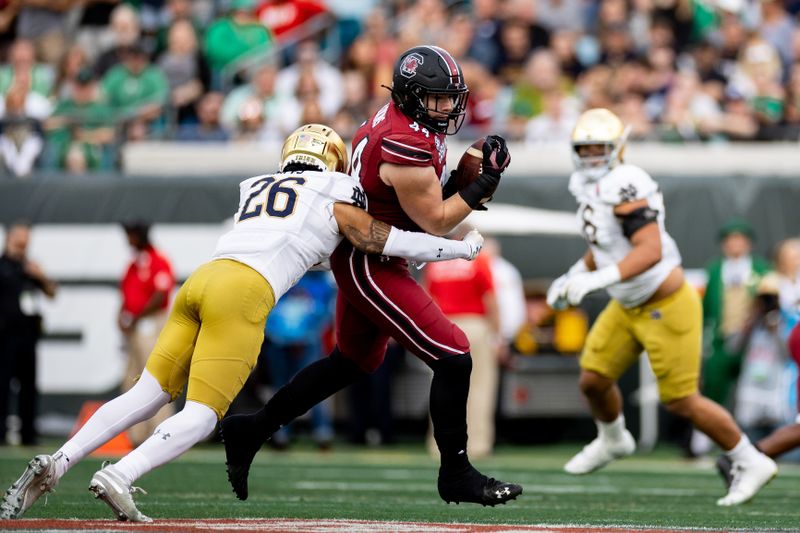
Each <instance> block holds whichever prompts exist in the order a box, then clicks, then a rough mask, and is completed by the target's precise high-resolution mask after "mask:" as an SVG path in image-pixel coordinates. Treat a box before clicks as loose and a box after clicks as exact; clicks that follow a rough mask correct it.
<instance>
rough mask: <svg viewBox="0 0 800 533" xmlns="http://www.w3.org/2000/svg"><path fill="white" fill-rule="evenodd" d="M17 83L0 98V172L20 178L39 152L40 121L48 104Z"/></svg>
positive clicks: (47, 111) (27, 172)
mask: <svg viewBox="0 0 800 533" xmlns="http://www.w3.org/2000/svg"><path fill="white" fill-rule="evenodd" d="M18 81H19V83H18V84H17V85H14V86H12V87H11V88H10V89H9V90H8V92H7V93H6V94H5V95H4V97H3V98H0V164H1V165H2V167H1V168H0V172H2V173H4V174H5V173H9V174H11V175H12V176H14V177H17V178H22V177H26V176H28V175H29V174H30V173H31V170H32V169H33V165H34V163H35V162H36V159H37V158H38V157H39V155H40V154H41V153H42V149H43V147H44V141H43V139H42V131H41V119H43V118H45V117H46V116H47V115H48V114H49V113H50V103H49V102H48V101H47V100H46V99H44V98H43V97H42V96H41V95H38V94H36V93H27V86H26V85H25V84H24V80H21V79H19V80H18Z"/></svg>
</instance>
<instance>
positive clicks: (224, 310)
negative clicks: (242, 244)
mask: <svg viewBox="0 0 800 533" xmlns="http://www.w3.org/2000/svg"><path fill="white" fill-rule="evenodd" d="M274 305H275V296H274V294H273V292H272V287H270V285H269V283H268V282H267V280H265V279H264V277H263V276H261V274H259V273H258V272H256V271H255V270H253V269H252V268H250V267H249V266H247V265H245V264H243V263H239V262H238V261H232V260H229V259H218V260H216V261H211V262H210V263H206V264H204V265H202V266H200V267H199V268H198V269H197V270H195V271H194V273H193V274H192V275H191V276H189V279H187V280H186V283H184V284H183V286H182V287H181V289H180V290H179V291H178V294H177V296H176V297H175V303H174V304H173V307H172V312H171V313H170V316H169V320H168V321H167V325H166V326H165V327H164V329H163V331H162V332H161V335H159V337H158V342H156V346H155V348H154V349H153V352H152V353H151V354H150V358H149V359H148V360H147V370H148V371H149V372H150V373H151V374H152V375H153V376H154V377H155V378H156V379H157V380H158V382H159V383H160V384H161V387H162V388H163V389H164V391H166V392H167V393H168V394H170V396H171V397H172V400H174V399H175V398H177V397H178V395H179V394H180V393H181V391H182V390H183V387H184V386H185V385H186V383H187V381H188V383H189V387H188V390H187V393H186V398H187V400H191V401H194V402H199V403H202V404H203V405H207V406H208V407H210V408H211V409H213V410H214V411H215V412H216V413H217V416H218V417H219V418H222V417H223V416H224V415H225V413H226V412H227V411H228V407H230V404H231V402H232V401H233V399H234V398H235V397H236V395H237V394H238V393H239V391H240V390H241V389H242V386H243V385H244V383H245V381H246V380H247V377H248V376H249V375H250V372H251V371H252V370H253V367H254V366H255V364H256V360H257V359H258V353H259V351H260V349H261V343H262V341H263V340H264V325H265V324H266V321H267V315H268V314H269V312H270V310H271V309H272V307H273V306H274Z"/></svg>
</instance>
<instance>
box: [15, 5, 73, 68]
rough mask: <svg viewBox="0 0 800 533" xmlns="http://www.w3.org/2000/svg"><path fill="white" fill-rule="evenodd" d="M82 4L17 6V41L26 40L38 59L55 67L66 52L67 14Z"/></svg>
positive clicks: (68, 27) (68, 26) (69, 24)
mask: <svg viewBox="0 0 800 533" xmlns="http://www.w3.org/2000/svg"><path fill="white" fill-rule="evenodd" d="M81 3H82V0H48V1H47V2H42V1H40V0H34V1H30V0H29V1H22V2H20V7H19V14H18V15H17V37H19V38H21V39H29V40H30V41H31V42H32V43H33V44H34V45H35V47H36V53H37V55H38V57H39V58H40V59H41V60H42V61H43V62H44V63H48V64H51V65H55V64H58V62H59V61H60V60H61V56H62V55H63V54H64V51H65V50H66V49H67V37H68V33H69V32H71V30H72V28H71V26H72V20H71V19H70V17H69V11H70V10H71V9H72V8H73V7H76V6H79V5H80V4H81Z"/></svg>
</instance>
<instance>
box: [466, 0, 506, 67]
mask: <svg viewBox="0 0 800 533" xmlns="http://www.w3.org/2000/svg"><path fill="white" fill-rule="evenodd" d="M472 4H473V16H474V17H475V22H474V24H475V30H474V33H473V37H472V43H471V45H470V49H469V57H471V58H473V59H475V61H477V62H478V63H480V64H481V65H483V68H485V69H487V70H491V71H493V70H494V69H495V68H496V66H497V65H498V63H499V60H500V25H501V23H502V22H501V20H500V1H499V0H475V1H474V2H473V3H472Z"/></svg>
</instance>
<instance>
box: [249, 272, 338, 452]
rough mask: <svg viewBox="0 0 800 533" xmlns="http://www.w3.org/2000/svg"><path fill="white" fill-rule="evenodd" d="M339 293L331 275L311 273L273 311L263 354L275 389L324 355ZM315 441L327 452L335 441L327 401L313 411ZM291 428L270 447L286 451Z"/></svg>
mask: <svg viewBox="0 0 800 533" xmlns="http://www.w3.org/2000/svg"><path fill="white" fill-rule="evenodd" d="M335 294H336V291H335V287H334V284H333V280H332V277H331V275H330V273H329V272H324V271H312V272H308V273H306V275H305V276H303V277H302V278H300V280H299V281H298V282H297V284H296V285H295V286H294V287H292V288H291V289H289V292H287V293H286V294H284V295H283V296H282V297H281V299H280V300H278V302H277V303H276V304H275V307H273V308H272V311H270V313H269V317H268V318H267V326H266V331H265V336H266V337H265V342H266V345H265V348H264V349H262V352H261V353H262V355H263V356H264V357H265V358H266V363H267V365H269V370H270V375H271V376H272V384H273V386H274V387H275V390H277V389H280V388H281V387H282V386H283V385H285V384H286V383H288V382H289V380H290V379H291V378H292V376H294V375H295V374H296V373H297V372H299V371H300V370H302V369H303V368H305V367H307V366H308V365H310V364H311V363H313V362H314V361H316V360H317V359H320V358H321V357H323V356H325V352H324V351H323V348H322V337H323V334H324V333H325V331H326V330H328V329H329V328H330V326H331V322H332V321H333V302H334V296H335ZM311 430H312V436H313V438H314V441H315V442H316V443H317V446H319V447H320V448H322V449H327V448H329V447H330V446H331V443H332V441H333V426H332V423H331V415H330V405H329V403H328V402H327V401H325V402H322V403H319V404H317V405H315V406H314V407H312V408H311ZM290 438H291V426H283V427H282V428H281V429H279V430H278V431H276V432H275V433H273V434H272V438H271V439H270V444H271V445H272V446H274V447H276V448H279V449H283V448H286V447H287V446H288V445H289V440H290Z"/></svg>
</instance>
